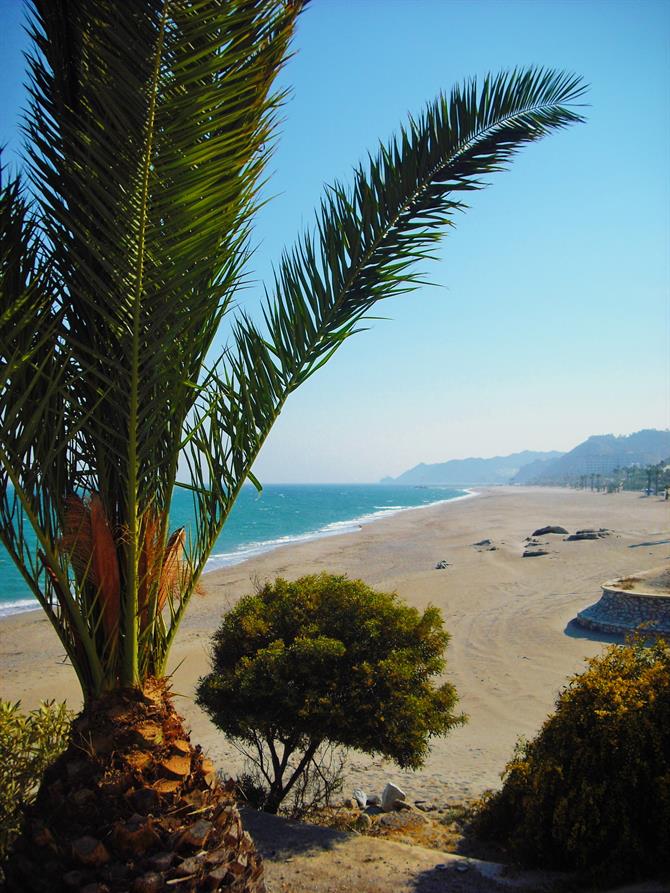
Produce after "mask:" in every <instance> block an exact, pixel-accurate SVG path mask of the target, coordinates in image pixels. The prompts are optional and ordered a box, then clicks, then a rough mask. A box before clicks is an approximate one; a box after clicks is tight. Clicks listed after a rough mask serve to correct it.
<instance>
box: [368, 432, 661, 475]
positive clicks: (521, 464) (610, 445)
mask: <svg viewBox="0 0 670 893" xmlns="http://www.w3.org/2000/svg"><path fill="white" fill-rule="evenodd" d="M668 457H670V431H667V430H666V431H659V430H657V429H655V428H646V429H644V430H642V431H636V432H635V433H634V434H628V435H622V436H616V435H614V434H596V435H593V436H592V437H589V438H587V439H586V440H585V441H583V443H580V444H578V445H577V446H576V447H574V449H572V450H570V451H569V452H568V453H561V452H559V451H557V450H550V451H546V452H537V451H533V450H524V451H523V452H521V453H511V454H510V455H509V456H492V457H491V458H488V459H482V458H468V459H451V460H449V461H448V462H436V463H433V464H426V463H424V462H421V463H419V464H418V465H415V466H414V468H410V469H409V470H408V471H405V472H403V473H402V474H401V475H399V476H398V477H396V478H392V477H386V478H384V479H383V480H382V482H381V483H385V484H414V485H417V484H452V485H456V484H461V485H467V484H473V485H474V484H553V483H557V484H558V483H565V482H566V481H569V480H572V479H574V478H575V477H577V476H579V475H580V474H607V473H609V472H611V471H613V470H614V469H615V468H617V467H618V468H623V467H625V466H627V465H641V466H646V465H655V464H657V463H658V462H661V461H662V460H664V459H667V458H668Z"/></svg>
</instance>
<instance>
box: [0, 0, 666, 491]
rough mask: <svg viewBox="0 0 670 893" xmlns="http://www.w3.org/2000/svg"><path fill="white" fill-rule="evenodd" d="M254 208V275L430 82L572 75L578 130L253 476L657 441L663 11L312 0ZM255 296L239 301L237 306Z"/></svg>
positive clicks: (9, 51)
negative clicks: (610, 436) (542, 68)
mask: <svg viewBox="0 0 670 893" xmlns="http://www.w3.org/2000/svg"><path fill="white" fill-rule="evenodd" d="M0 12H1V13H2V31H1V33H0V66H1V67H2V78H1V82H0V108H2V120H1V123H0V143H9V149H10V151H9V153H8V154H9V155H10V157H11V155H12V153H13V152H14V151H16V150H18V148H19V144H20V139H19V135H18V120H19V110H20V107H21V105H22V104H23V101H24V94H23V91H22V89H21V86H20V85H21V80H22V70H23V61H22V58H21V51H22V48H23V47H24V44H25V41H24V37H23V36H22V34H21V29H20V20H21V3H20V2H19V0H0ZM295 49H296V50H297V54H296V56H295V57H294V58H293V59H291V61H290V62H289V64H288V65H287V67H286V69H285V71H284V73H283V75H282V81H283V83H285V84H290V85H291V86H292V88H293V97H292V99H291V101H290V102H289V104H288V105H287V107H286V109H285V113H284V117H285V121H284V123H283V126H282V139H281V142H280V144H279V147H278V150H277V152H276V154H275V156H274V159H273V162H272V169H273V171H274V174H273V177H272V180H271V182H270V184H269V187H268V194H272V195H274V196H275V198H274V200H273V202H272V203H271V204H269V205H268V206H267V207H266V208H265V209H263V211H262V212H261V213H260V214H259V217H258V222H257V226H256V230H255V240H256V243H257V245H258V249H257V253H256V256H255V258H254V271H255V274H256V276H257V278H258V279H259V280H260V279H262V278H263V277H266V276H267V275H268V273H269V271H270V269H271V263H272V261H273V259H277V258H278V257H279V254H280V251H281V249H282V247H283V246H284V245H288V244H291V243H292V241H293V237H294V234H295V233H296V232H297V231H298V230H299V229H300V228H301V227H305V226H308V225H310V223H311V220H312V209H313V208H314V207H315V206H316V204H317V202H318V200H319V197H320V195H321V192H322V189H323V185H324V183H328V182H331V181H332V180H333V179H334V178H343V179H346V178H347V177H348V173H349V171H350V170H351V166H352V165H353V164H354V163H355V162H356V161H358V160H359V159H361V158H362V157H363V156H364V153H365V151H366V150H367V149H374V147H375V145H376V141H377V140H378V139H380V138H386V137H387V136H389V135H390V134H391V133H392V132H393V131H394V130H395V128H396V126H397V124H398V123H399V122H400V121H401V120H403V119H404V118H405V116H406V114H407V113H408V112H416V111H418V110H420V109H421V107H422V105H423V103H424V102H425V101H426V100H428V99H430V98H432V97H433V96H434V95H435V94H436V93H437V92H438V91H439V90H440V89H441V88H444V89H448V88H449V87H450V86H451V85H452V84H453V83H454V82H455V81H460V80H461V79H463V78H464V77H467V76H470V75H473V74H477V75H482V74H484V73H485V72H487V71H489V70H497V69H499V68H508V67H514V66H518V65H527V64H542V65H548V66H555V67H561V68H566V69H569V70H571V71H575V72H578V73H579V74H581V75H583V76H584V78H585V79H586V81H587V82H588V83H589V84H590V92H589V96H588V100H587V101H588V102H589V103H590V108H589V109H588V110H587V115H588V123H587V124H585V125H581V126H577V127H573V128H571V129H569V130H567V131H564V132H562V133H558V134H555V135H553V136H550V137H549V138H547V139H546V140H545V141H543V142H541V143H539V144H537V145H534V146H531V147H529V148H527V149H526V150H525V151H524V152H523V154H522V155H521V156H520V157H519V158H517V160H516V162H515V163H514V166H513V168H512V169H511V170H510V171H509V172H506V173H501V174H498V175H497V176H496V177H495V178H492V185H491V187H490V188H489V189H488V190H486V191H484V192H482V193H479V194H477V195H475V197H474V198H473V199H472V201H471V209H470V210H469V211H467V212H466V213H465V214H464V215H462V216H461V218H460V220H459V221H458V224H457V228H456V229H455V230H453V231H452V232H451V233H450V235H449V236H448V237H447V238H446V239H445V241H444V242H443V246H442V249H441V253H440V260H439V261H438V262H437V263H434V264H432V265H429V266H427V267H426V268H425V272H426V274H427V278H429V279H430V281H431V282H433V283H435V285H434V286H433V287H424V288H422V289H421V290H420V291H417V292H414V293H413V294H412V295H409V296H405V297H402V298H398V299H394V300H392V301H389V302H388V303H387V304H386V305H382V306H381V308H380V314H383V315H384V316H386V317H388V318H389V319H388V321H380V322H375V323H373V328H372V331H368V332H366V333H364V334H362V335H359V336H357V337H356V338H353V339H351V341H350V342H349V343H348V344H346V345H345V346H344V347H343V349H342V350H341V351H340V353H339V354H338V355H337V356H336V357H335V358H334V360H333V361H332V362H331V363H330V365H329V366H328V367H326V368H325V369H323V370H322V371H321V372H320V373H319V374H317V375H316V376H315V377H314V378H313V379H312V380H311V381H310V382H308V384H307V385H306V386H305V387H304V388H303V389H302V390H301V391H299V392H298V393H296V394H295V395H294V396H293V397H292V398H291V400H290V401H289V403H288V405H287V407H286V409H285V410H284V413H283V415H282V417H281V419H280V420H279V422H278V424H277V426H276V427H275V429H274V431H273V433H272V434H271V436H270V438H269V440H268V443H267V444H266V446H265V448H264V451H263V453H262V455H261V457H260V459H259V461H258V463H257V466H256V472H257V474H258V475H259V476H260V478H261V480H263V481H265V482H270V481H369V480H376V479H378V478H380V477H381V476H383V475H386V474H398V473H400V472H401V471H403V470H404V469H406V468H408V467H410V466H412V465H415V464H416V463H417V462H420V461H424V462H437V461H444V460H446V459H450V458H460V457H464V456H472V455H477V456H491V455H495V454H504V453H509V452H512V451H517V450H521V449H536V450H549V449H559V450H568V449H570V448H571V447H572V446H574V445H575V444H576V443H578V442H579V441H580V440H583V439H584V438H585V437H587V436H588V435H589V434H596V433H608V432H613V433H616V434H623V433H630V432H631V431H634V430H638V429H639V428H642V427H663V428H664V427H668V426H670V354H669V347H668V340H669V336H670V310H669V303H670V248H669V245H670V3H668V2H666V0H659V2H654V0H628V2H619V0H596V2H593V0H492V2H488V0H468V2H465V0H356V2H352V0H314V3H313V5H312V6H311V7H310V8H308V10H307V11H306V12H305V14H304V15H303V17H302V20H301V22H300V26H299V30H298V34H297V39H296V42H295ZM259 294H260V288H253V287H252V288H251V289H249V290H247V291H246V292H245V293H244V294H243V295H242V298H241V303H242V304H244V305H245V306H247V307H250V308H251V307H252V306H253V304H254V303H255V301H257V299H258V295H259Z"/></svg>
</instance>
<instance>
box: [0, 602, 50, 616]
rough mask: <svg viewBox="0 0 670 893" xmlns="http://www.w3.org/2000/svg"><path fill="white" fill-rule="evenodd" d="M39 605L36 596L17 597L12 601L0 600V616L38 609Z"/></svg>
mask: <svg viewBox="0 0 670 893" xmlns="http://www.w3.org/2000/svg"><path fill="white" fill-rule="evenodd" d="M40 607H41V606H40V603H39V602H38V601H37V599H36V598H17V599H16V601H13V602H0V617H9V616H10V615H11V614H24V613H25V612H26V611H38V610H39V609H40Z"/></svg>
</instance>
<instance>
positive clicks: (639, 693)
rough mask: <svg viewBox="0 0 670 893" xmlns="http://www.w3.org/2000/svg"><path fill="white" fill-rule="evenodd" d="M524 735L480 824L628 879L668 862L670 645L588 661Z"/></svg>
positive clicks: (537, 853) (523, 847)
mask: <svg viewBox="0 0 670 893" xmlns="http://www.w3.org/2000/svg"><path fill="white" fill-rule="evenodd" d="M588 664H589V666H588V669H587V670H586V671H585V672H584V673H582V674H580V675H577V676H575V677H573V678H572V680H571V681H570V683H569V685H568V686H567V688H566V689H565V690H564V691H563V692H562V693H561V694H560V695H559V697H558V699H557V701H556V712H555V713H554V714H553V715H552V716H550V717H549V718H548V719H547V721H546V722H545V724H544V726H543V727H542V729H541V730H540V733H539V734H538V736H537V737H536V738H535V739H534V740H533V741H531V742H530V743H528V742H523V741H522V742H520V743H519V744H518V745H517V749H516V751H515V753H514V756H513V758H512V760H511V762H510V763H509V764H508V765H507V767H506V769H505V772H504V774H503V779H504V783H503V787H502V790H501V791H500V792H498V793H496V794H494V795H492V796H491V797H490V798H489V799H488V801H486V802H485V804H484V806H483V808H482V810H481V812H480V814H479V816H478V818H477V820H476V822H475V828H474V830H475V831H476V832H477V833H479V834H480V835H482V836H485V837H493V838H496V839H498V840H500V841H502V842H506V843H507V844H508V845H509V847H510V849H511V851H512V853H513V854H514V855H516V856H517V857H518V858H520V859H521V860H522V861H525V862H529V863H531V864H536V865H543V866H545V867H557V868H564V869H566V868H567V869H577V870H579V871H581V872H584V873H585V874H586V875H588V876H590V877H591V878H593V879H597V880H599V881H603V882H604V881H607V882H613V881H619V880H621V881H623V880H628V879H631V878H633V877H635V876H642V875H644V874H648V873H654V872H659V871H663V870H667V869H668V868H670V646H668V644H667V643H665V642H663V641H658V642H656V643H655V644H654V645H652V646H650V647H645V646H644V643H643V642H642V641H641V640H635V641H632V642H630V643H627V644H626V645H614V646H611V647H610V648H608V649H607V650H606V651H605V652H604V653H603V654H602V655H600V656H599V657H595V658H593V659H591V660H590V661H589V662H588Z"/></svg>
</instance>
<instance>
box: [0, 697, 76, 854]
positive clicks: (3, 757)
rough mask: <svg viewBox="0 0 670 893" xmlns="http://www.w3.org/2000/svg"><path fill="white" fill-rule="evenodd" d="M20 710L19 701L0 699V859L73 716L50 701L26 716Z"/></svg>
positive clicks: (63, 742)
mask: <svg viewBox="0 0 670 893" xmlns="http://www.w3.org/2000/svg"><path fill="white" fill-rule="evenodd" d="M20 708H21V702H20V701H19V702H17V703H16V704H12V703H10V702H9V701H2V700H0V858H4V856H5V854H6V852H7V848H8V847H9V844H10V843H11V841H12V839H13V838H14V836H15V835H16V834H17V832H18V831H19V828H20V825H21V817H22V814H23V809H24V808H25V806H26V805H27V804H28V803H29V802H30V801H31V800H32V799H33V797H34V796H35V794H36V793H37V788H38V786H39V783H40V780H41V778H42V773H43V772H44V770H45V769H46V767H47V766H48V765H49V764H50V763H52V762H53V761H54V760H55V759H56V757H57V756H58V755H59V754H60V753H61V751H63V750H65V748H66V747H67V743H68V739H69V737H70V724H71V722H72V719H73V716H74V714H72V713H70V711H68V710H67V708H66V706H65V704H56V703H54V702H53V701H46V702H45V703H43V704H40V706H39V707H38V708H37V709H36V710H32V711H31V712H30V713H28V714H25V713H22V712H21V709H20Z"/></svg>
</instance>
